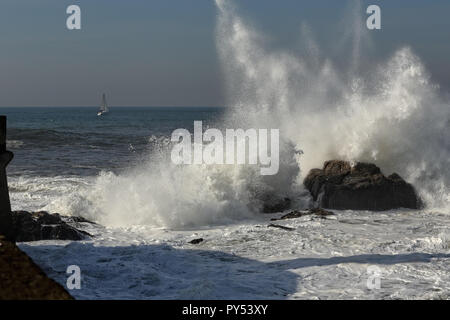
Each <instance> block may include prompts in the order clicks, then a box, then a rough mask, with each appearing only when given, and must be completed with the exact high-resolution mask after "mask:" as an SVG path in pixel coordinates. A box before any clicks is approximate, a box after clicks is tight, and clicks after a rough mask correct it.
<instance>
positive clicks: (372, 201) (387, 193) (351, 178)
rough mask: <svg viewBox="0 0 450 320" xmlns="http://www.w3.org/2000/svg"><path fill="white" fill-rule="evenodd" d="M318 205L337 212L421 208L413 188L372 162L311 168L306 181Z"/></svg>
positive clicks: (327, 163) (328, 163) (331, 162)
mask: <svg viewBox="0 0 450 320" xmlns="http://www.w3.org/2000/svg"><path fill="white" fill-rule="evenodd" d="M303 184H304V185H305V187H306V188H307V189H308V190H309V191H310V192H311V195H312V197H313V199H314V201H316V202H317V204H318V206H320V207H322V208H328V209H338V210H373V211H383V210H390V209H397V208H409V209H419V208H420V206H421V201H420V199H419V197H418V196H417V194H416V192H415V190H414V187H413V186H412V185H411V184H409V183H407V182H406V181H405V180H403V179H402V178H401V177H400V176H399V175H398V174H396V173H394V174H392V175H390V176H388V177H386V176H384V175H383V173H382V172H381V170H380V168H378V167H377V166H376V165H374V164H371V163H361V162H358V163H356V164H355V165H353V166H352V165H351V164H350V162H347V161H338V160H332V161H327V162H325V164H324V167H323V169H312V170H311V171H310V172H309V174H308V176H307V177H306V178H305V180H304V181H303Z"/></svg>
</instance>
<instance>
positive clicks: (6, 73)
mask: <svg viewBox="0 0 450 320" xmlns="http://www.w3.org/2000/svg"><path fill="white" fill-rule="evenodd" d="M358 3H360V7H359V9H357V10H356V14H360V15H361V17H362V19H364V20H365V19H366V18H367V15H366V14H365V9H366V8H367V6H368V5H370V4H377V5H379V6H380V7H381V10H382V29H381V30H377V31H370V38H371V40H370V41H371V45H370V50H369V51H368V53H367V56H366V57H367V60H368V61H376V60H377V59H383V57H386V56H388V55H390V54H392V53H393V51H394V50H396V49H398V48H399V47H401V46H404V45H408V46H410V47H411V48H412V49H413V51H414V52H415V53H416V54H417V55H418V56H419V57H420V58H421V59H422V61H423V63H424V64H425V66H426V67H427V69H428V70H429V71H430V73H431V74H432V79H433V81H435V82H436V83H439V84H440V85H441V87H442V90H445V91H450V19H449V18H448V14H449V13H450V1H448V0H433V1H425V0H396V1H391V0H371V1H369V0H367V1H366V0H361V1H360V2H358V1H357V0H341V1H336V0H314V1H312V0H311V1H302V0H279V1H275V0H240V1H238V2H237V7H238V12H239V14H240V15H241V16H242V17H243V18H244V19H245V20H246V21H248V23H249V24H250V25H252V26H254V27H255V28H256V29H257V30H259V31H260V32H262V33H263V34H264V36H265V37H267V38H268V39H270V40H271V41H269V42H270V44H271V46H273V49H284V50H301V47H300V46H299V45H298V43H299V38H300V36H301V33H300V30H301V29H300V27H301V25H302V24H307V25H308V26H309V27H310V29H311V30H312V32H313V33H314V36H315V37H316V39H317V41H318V42H319V44H320V46H321V48H322V50H324V51H325V52H327V53H329V54H330V55H331V56H332V58H335V59H336V61H339V59H346V58H347V57H346V56H345V55H343V54H340V53H339V52H335V51H333V50H332V49H331V48H332V45H333V44H335V42H336V41H337V39H340V38H342V37H345V34H344V33H343V31H342V30H344V29H345V25H346V24H351V21H350V20H351V19H350V18H349V17H350V16H351V14H355V8H357V5H358ZM72 4H76V5H78V6H80V8H81V19H82V28H81V30H68V29H67V28H66V19H67V17H68V14H66V8H67V7H68V6H69V5H72ZM352 12H353V13H352ZM216 18H217V10H216V7H215V3H214V1H213V0H1V1H0V106H3V107H7V106H8V107H12V106H95V105H98V104H99V102H100V99H101V93H103V92H105V93H106V94H107V96H108V101H109V103H110V104H111V105H115V106H223V105H224V104H225V101H226V97H225V94H224V80H223V79H224V77H223V70H222V69H221V64H220V61H219V57H218V53H217V49H216V40H215V35H216V29H215V28H216ZM341 27H344V28H341ZM366 31H367V30H365V32H366ZM333 55H335V56H334V57H333Z"/></svg>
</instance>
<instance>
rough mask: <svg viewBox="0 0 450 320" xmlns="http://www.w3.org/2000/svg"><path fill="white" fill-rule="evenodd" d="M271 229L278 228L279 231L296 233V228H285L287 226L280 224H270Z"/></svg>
mask: <svg viewBox="0 0 450 320" xmlns="http://www.w3.org/2000/svg"><path fill="white" fill-rule="evenodd" d="M268 227H269V228H278V229H282V230H286V231H294V230H295V228H290V227H285V226H280V225H279V224H273V223H271V224H269V225H268Z"/></svg>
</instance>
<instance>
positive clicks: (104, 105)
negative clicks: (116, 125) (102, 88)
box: [97, 94, 109, 116]
mask: <svg viewBox="0 0 450 320" xmlns="http://www.w3.org/2000/svg"><path fill="white" fill-rule="evenodd" d="M108 111H109V109H108V104H107V103H106V95H105V94H103V96H102V104H101V105H100V109H99V110H98V113H97V115H99V116H101V115H102V114H104V113H106V112H108Z"/></svg>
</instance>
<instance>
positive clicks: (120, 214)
mask: <svg viewBox="0 0 450 320" xmlns="http://www.w3.org/2000/svg"><path fill="white" fill-rule="evenodd" d="M216 4H217V8H218V11H219V16H218V24H217V46H218V49H219V53H220V59H221V61H222V66H223V70H224V75H225V79H226V84H227V97H228V105H229V111H228V114H227V116H226V117H227V119H226V123H227V126H229V127H230V128H249V127H252V128H277V129H280V134H281V140H282V147H281V155H280V173H279V174H278V175H276V176H265V177H263V176H260V175H259V170H258V168H255V167H248V166H228V165H227V166H199V165H191V166H175V165H173V164H172V163H171V161H170V155H169V152H168V150H169V148H168V147H167V145H168V144H167V143H166V142H164V146H163V147H162V148H161V149H160V150H158V152H154V153H153V154H152V155H151V156H150V159H149V160H148V161H147V162H146V163H143V164H142V165H141V166H139V167H137V168H133V169H130V170H129V171H128V172H126V173H123V174H120V175H115V174H113V173H107V172H104V173H102V174H101V175H100V176H99V177H98V178H97V179H96V181H95V182H94V184H93V185H92V186H90V187H89V188H83V189H82V190H81V191H80V193H79V194H77V195H76V196H71V197H70V198H66V199H64V198H62V199H59V200H58V201H57V202H54V203H52V204H51V205H50V207H52V208H54V209H55V210H58V211H62V212H64V211H65V212H66V213H71V214H83V215H85V216H87V217H89V218H93V219H95V220H97V221H99V222H101V223H102V224H105V225H112V226H126V225H134V224H145V225H153V226H164V227H170V228H184V227H187V226H199V225H208V224H217V223H226V222H228V221H233V220H236V219H242V218H247V217H251V216H252V215H253V214H254V213H255V212H258V211H259V210H261V206H262V202H263V201H264V199H265V197H267V195H272V196H273V195H276V196H277V197H284V196H290V197H294V198H296V202H295V205H296V206H300V207H302V206H303V207H304V206H307V205H308V204H309V198H308V197H307V196H301V195H302V186H301V180H302V177H303V176H304V175H305V173H307V172H308V171H309V170H310V169H311V168H313V167H321V166H322V164H323V162H324V161H326V160H329V159H344V160H359V161H369V162H374V163H376V164H377V165H379V166H380V167H381V168H382V169H383V171H384V173H385V174H390V173H392V172H397V173H399V174H400V175H402V176H403V177H404V178H406V180H408V181H409V182H411V183H413V184H414V185H415V186H416V188H417V189H418V190H419V192H420V194H421V196H422V197H423V199H424V200H425V202H426V204H427V206H429V207H432V208H443V207H447V206H448V203H449V200H450V193H449V186H450V172H449V170H450V169H449V168H450V140H449V139H448V137H449V136H450V116H449V114H450V113H449V110H450V108H449V102H448V101H445V100H444V99H443V98H442V97H441V95H440V93H439V87H438V86H437V85H434V84H433V83H432V82H431V81H430V76H429V74H428V73H427V71H426V70H425V68H424V66H423V64H422V63H421V61H420V59H419V58H418V57H417V56H416V55H415V54H414V53H413V51H412V50H411V49H410V48H407V47H405V48H400V49H399V50H398V51H397V52H395V53H393V54H392V56H391V57H390V58H389V59H388V60H387V61H384V62H382V63H380V64H377V65H373V66H367V68H366V69H365V70H364V72H361V71H360V69H361V67H360V66H359V63H357V61H356V60H357V59H358V55H361V54H362V53H361V50H360V48H359V46H360V43H361V37H362V34H361V33H360V32H354V34H355V40H354V41H353V43H354V46H353V48H351V49H350V50H351V54H349V55H348V56H349V57H350V58H349V59H350V60H351V61H349V62H348V64H347V67H346V68H342V67H341V68H339V67H337V66H336V63H333V61H332V60H331V59H330V58H327V57H326V52H325V53H321V52H320V50H319V46H318V45H317V44H315V43H314V40H313V39H312V38H311V37H310V36H309V35H308V34H310V33H309V32H303V35H302V41H303V42H304V43H305V48H306V50H304V52H299V53H297V54H294V53H290V52H287V51H279V50H278V51H277V50H270V49H268V48H267V47H266V46H265V41H264V37H263V36H262V35H261V34H259V33H258V32H256V31H255V30H254V29H252V28H250V27H249V26H248V25H247V24H246V21H244V20H243V19H242V18H241V17H240V16H239V14H238V9H237V8H236V7H235V6H234V4H233V3H232V2H231V1H226V0H216ZM354 26H357V27H358V23H355V24H354ZM343 54H344V55H345V53H343ZM299 150H301V151H302V154H301V155H299ZM295 195H300V196H297V197H295Z"/></svg>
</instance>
